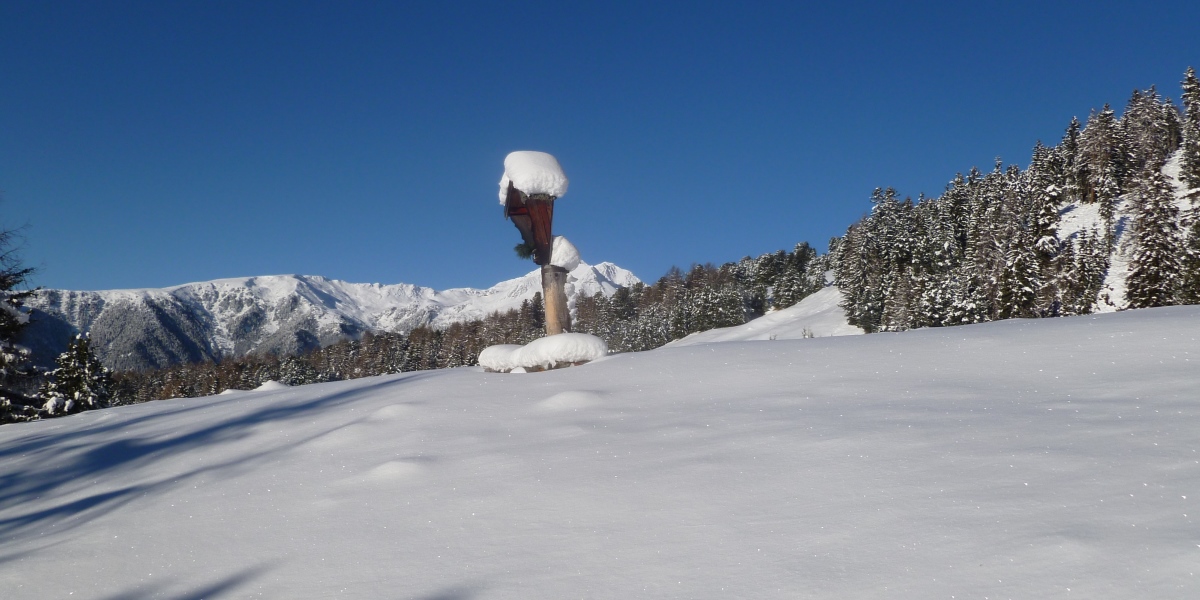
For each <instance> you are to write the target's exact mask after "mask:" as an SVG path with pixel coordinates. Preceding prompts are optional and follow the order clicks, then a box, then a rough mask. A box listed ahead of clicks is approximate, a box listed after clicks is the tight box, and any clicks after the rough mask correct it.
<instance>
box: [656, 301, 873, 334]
mask: <svg viewBox="0 0 1200 600" xmlns="http://www.w3.org/2000/svg"><path fill="white" fill-rule="evenodd" d="M841 301H842V291H841V290H839V289H838V288H836V287H834V286H829V287H826V288H824V289H822V290H820V291H818V292H815V293H813V294H810V295H808V296H806V297H805V298H804V299H803V300H801V301H800V302H799V303H797V304H796V305H795V306H789V307H787V308H785V309H783V310H777V311H774V312H771V313H768V314H766V315H763V316H762V317H759V318H757V319H754V320H753V321H750V322H749V323H745V324H743V325H738V326H736V327H721V328H718V329H710V330H708V331H701V332H699V333H693V334H691V335H689V336H687V337H685V338H683V339H681V340H675V341H674V342H671V343H670V344H667V345H668V346H694V345H696V344H707V343H710V342H745V341H752V340H798V339H803V338H805V337H828V336H834V335H861V334H862V333H863V330H862V329H860V328H858V327H855V326H853V325H851V324H850V323H848V322H846V312H845V311H843V310H842V309H841V307H840V306H838V303H839V302H841Z"/></svg>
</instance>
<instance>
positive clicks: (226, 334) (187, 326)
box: [22, 262, 640, 370]
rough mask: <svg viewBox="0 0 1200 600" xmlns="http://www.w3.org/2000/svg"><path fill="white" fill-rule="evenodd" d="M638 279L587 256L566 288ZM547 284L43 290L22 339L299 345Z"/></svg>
mask: <svg viewBox="0 0 1200 600" xmlns="http://www.w3.org/2000/svg"><path fill="white" fill-rule="evenodd" d="M638 282H640V280H639V279H638V278H637V277H636V276H635V275H633V273H631V272H629V271H627V270H625V269H622V268H620V267H618V266H617V265H615V264H612V263H608V262H602V263H599V264H597V265H589V264H587V263H581V264H580V266H579V267H578V268H576V269H575V270H574V271H572V272H571V280H570V284H569V289H568V290H567V292H568V297H569V298H570V300H571V304H572V305H573V304H574V299H575V298H576V297H577V296H578V295H579V294H584V295H588V296H591V295H594V294H595V293H597V292H601V293H604V294H605V295H611V294H612V293H613V292H615V291H616V290H617V289H618V288H620V287H625V286H629V285H633V284H635V283H638ZM540 291H541V278H540V271H537V270H534V271H532V272H530V273H527V274H525V275H523V276H521V277H517V278H514V279H509V280H505V281H501V282H499V283H497V284H496V285H494V286H492V287H490V288H487V289H476V288H467V287H462V288H451V289H448V290H441V291H439V290H435V289H433V288H429V287H423V286H418V285H414V284H409V283H397V284H386V285H385V284H379V283H351V282H346V281H342V280H338V279H331V278H327V277H324V276H320V275H265V276H250V277H235V278H225V279H215V280H212V281H201V282H193V283H186V284H181V285H177V286H171V287H165V288H133V289H118V290H97V291H74V290H40V291H39V292H37V293H36V294H35V295H34V296H33V297H31V298H30V299H29V301H28V302H27V303H26V306H27V307H28V308H29V309H30V310H31V317H32V324H31V325H30V327H29V328H28V329H27V330H26V331H25V333H24V335H23V338H22V343H23V345H25V346H26V347H28V348H30V350H31V351H32V352H33V360H34V362H35V363H36V364H40V365H42V366H49V365H51V364H53V360H54V357H55V356H57V355H58V353H60V352H62V350H63V349H65V348H66V344H67V342H68V341H69V340H70V339H71V337H73V336H74V335H76V334H79V333H87V334H89V335H90V336H91V338H92V342H93V347H94V348H95V349H96V352H97V355H98V356H99V358H100V360H101V361H102V362H103V363H104V364H105V366H108V367H109V368H111V369H114V370H145V369H153V368H160V367H164V366H168V365H171V364H177V363H182V362H195V361H202V360H219V359H222V358H227V357H237V356H244V355H247V354H256V353H277V354H292V353H297V352H303V351H305V350H310V349H313V348H316V347H321V346H326V345H329V344H332V343H335V342H338V341H341V340H344V339H347V338H358V337H361V336H362V335H363V334H365V333H367V332H397V333H407V332H409V331H411V330H413V329H415V328H417V327H420V326H423V325H428V326H432V327H447V326H449V325H451V324H453V323H456V322H464V321H469V320H472V319H477V318H482V317H484V316H487V315H488V314H490V313H493V312H497V311H507V310H509V309H513V308H518V307H520V305H521V303H522V302H523V301H525V300H529V299H531V298H532V297H533V295H534V294H535V293H536V292H540Z"/></svg>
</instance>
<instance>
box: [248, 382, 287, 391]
mask: <svg viewBox="0 0 1200 600" xmlns="http://www.w3.org/2000/svg"><path fill="white" fill-rule="evenodd" d="M286 389H288V384H286V383H281V382H278V381H275V380H274V379H272V380H270V381H266V382H264V383H263V384H262V385H260V386H258V387H256V388H254V391H256V392H274V391H278V390H286Z"/></svg>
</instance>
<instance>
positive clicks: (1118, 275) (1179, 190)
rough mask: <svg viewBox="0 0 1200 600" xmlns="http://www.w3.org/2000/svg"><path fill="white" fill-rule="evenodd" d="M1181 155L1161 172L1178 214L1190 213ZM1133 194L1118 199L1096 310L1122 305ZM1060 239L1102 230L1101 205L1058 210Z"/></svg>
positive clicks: (1070, 206)
mask: <svg viewBox="0 0 1200 600" xmlns="http://www.w3.org/2000/svg"><path fill="white" fill-rule="evenodd" d="M1181 159H1182V155H1181V154H1180V153H1179V152H1176V153H1175V154H1173V155H1172V156H1171V158H1170V159H1169V160H1167V164H1166V165H1164V166H1163V174H1164V175H1166V176H1167V179H1168V180H1169V181H1170V182H1171V185H1172V186H1173V187H1174V188H1175V205H1176V207H1177V208H1178V209H1179V214H1180V217H1181V218H1183V216H1185V215H1187V214H1189V212H1190V211H1191V201H1190V200H1189V199H1188V198H1187V189H1186V187H1185V185H1184V184H1183V182H1181V181H1180V179H1179V172H1180V168H1181V164H1182V163H1181ZM1133 202H1134V199H1133V195H1132V194H1125V195H1123V196H1121V197H1120V198H1118V200H1117V205H1116V210H1115V216H1116V247H1115V248H1114V250H1113V254H1112V255H1111V256H1110V258H1109V268H1108V274H1107V275H1106V276H1105V278H1104V286H1103V287H1102V288H1101V290H1100V297H1099V301H1098V302H1097V304H1096V312H1113V311H1116V310H1121V309H1123V308H1125V279H1126V277H1128V276H1129V260H1130V259H1131V258H1132V257H1133V247H1132V239H1133V236H1132V235H1131V234H1132V229H1131V226H1132V225H1133V222H1134V214H1133ZM1060 217H1061V222H1060V223H1059V228H1058V234H1059V239H1061V240H1064V241H1065V240H1068V239H1071V238H1074V237H1076V236H1078V235H1079V234H1080V233H1081V232H1085V231H1097V232H1100V233H1103V232H1104V220H1103V219H1102V218H1101V217H1100V207H1099V206H1098V205H1096V204H1082V203H1080V204H1068V205H1067V206H1065V207H1064V208H1063V209H1062V211H1060Z"/></svg>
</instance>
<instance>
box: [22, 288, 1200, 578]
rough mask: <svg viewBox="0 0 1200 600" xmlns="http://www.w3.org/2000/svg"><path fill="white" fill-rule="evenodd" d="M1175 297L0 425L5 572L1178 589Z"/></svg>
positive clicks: (1189, 471)
mask: <svg viewBox="0 0 1200 600" xmlns="http://www.w3.org/2000/svg"><path fill="white" fill-rule="evenodd" d="M1198 363H1200V307H1176V308H1167V309H1153V310H1142V311H1131V312H1122V313H1113V314H1105V315H1099V316H1094V317H1078V318H1070V319H1048V320H1041V321H1024V320H1022V321H1016V320H1014V321H1003V322H998V323H990V324H985V325H977V326H968V327H955V328H944V329H927V330H919V331H911V332H905V333H899V334H876V335H869V336H846V337H825V338H821V337H818V338H816V339H802V340H791V341H787V340H776V341H758V342H729V343H714V344H701V345H695V346H688V347H678V348H665V349H660V350H656V351H652V352H646V353H638V354H624V355H618V356H615V357H611V358H607V359H603V360H600V361H597V362H594V363H591V364H588V365H585V366H582V367H575V368H571V369H564V370H560V371H550V372H546V373H536V374H524V375H506V374H485V373H482V372H480V371H479V370H478V369H476V368H462V369H455V370H448V371H437V372H422V373H411V374H404V375H396V376H387V377H377V378H371V379H360V380H356V381H347V382H339V383H330V384H321V385H311V386H303V387H295V388H290V389H285V390H278V391H255V392H238V393H234V394H229V395H224V396H219V397H212V398H202V399H190V400H173V401H163V402H154V403H149V404H142V405H138V406H132V407H125V408H119V409H112V410H103V411H93V412H89V413H83V414H81V415H76V416H72V417H66V418H62V419H54V420H48V421H43V422H39V423H31V424H16V425H5V426H2V427H0V597H2V598H5V599H6V600H18V599H26V598H39V599H40V598H67V597H70V598H102V599H117V598H245V597H264V598H331V597H348V598H418V599H433V598H442V599H449V598H454V599H477V598H546V599H551V598H553V599H558V598H581V597H582V598H781V599H782V598H787V599H793V598H920V599H925V598H952V597H953V598H1194V597H1200V572H1198V571H1200V528H1198V527H1197V521H1198V517H1200V506H1198V505H1197V503H1198V501H1200V394H1198V392H1197V390H1200V364H1198Z"/></svg>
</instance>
